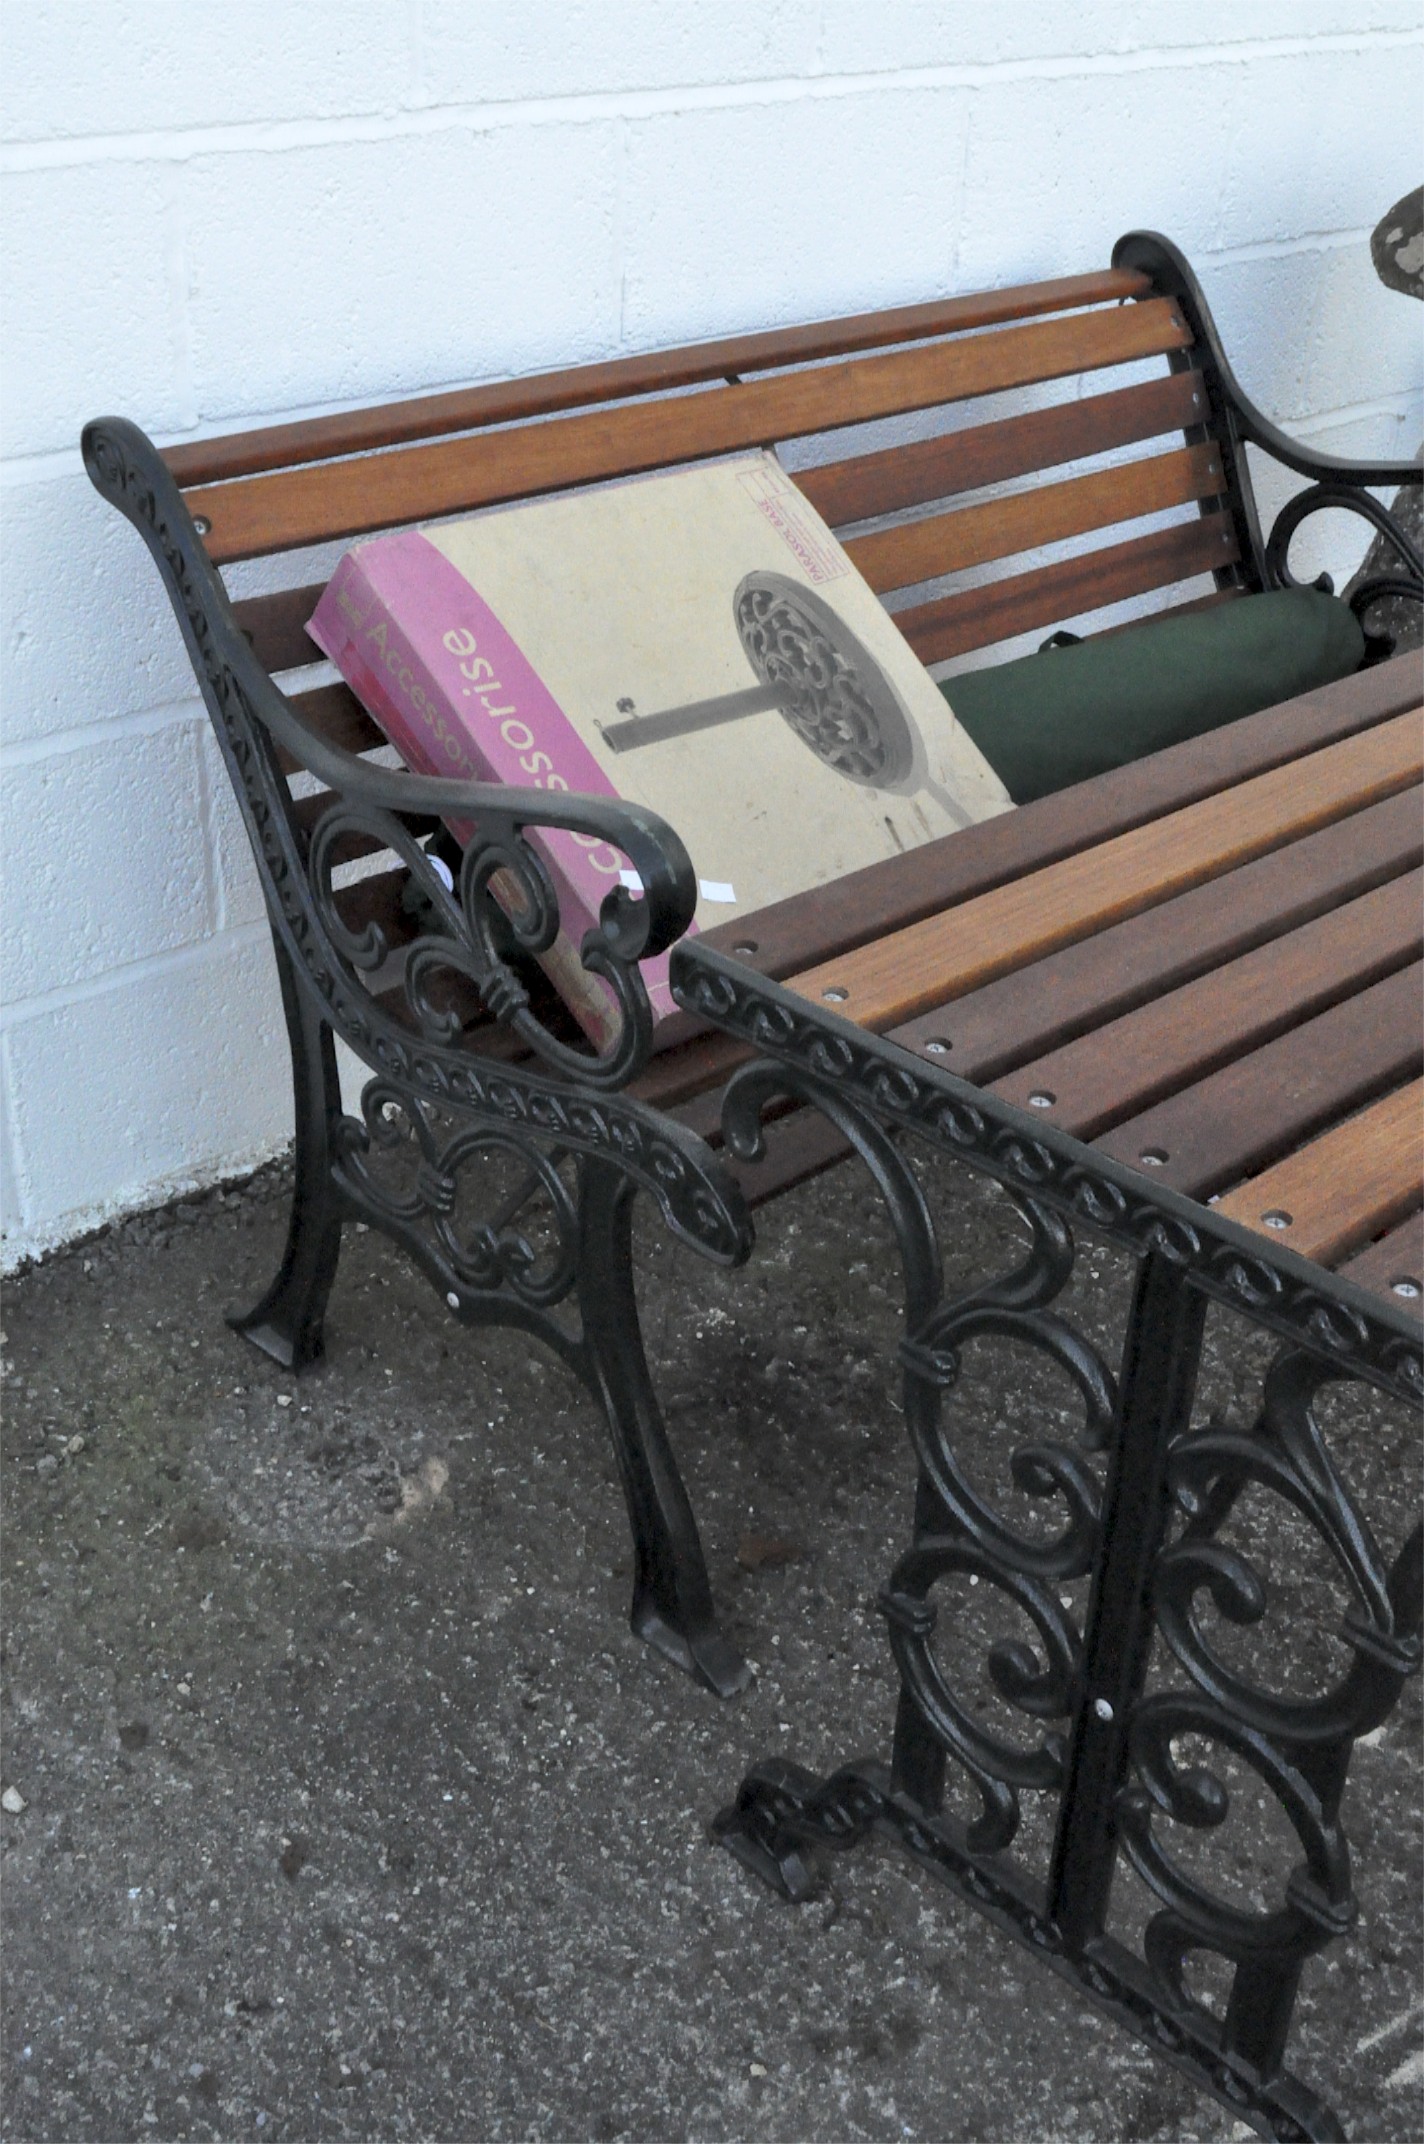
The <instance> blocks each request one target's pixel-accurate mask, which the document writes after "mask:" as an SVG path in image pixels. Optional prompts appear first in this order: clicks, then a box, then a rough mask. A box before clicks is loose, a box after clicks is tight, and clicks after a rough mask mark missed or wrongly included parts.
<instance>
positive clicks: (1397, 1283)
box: [1389, 1277, 1419, 1303]
mask: <svg viewBox="0 0 1424 2144" xmlns="http://www.w3.org/2000/svg"><path fill="white" fill-rule="evenodd" d="M1389 1290H1390V1294H1391V1295H1402V1296H1404V1297H1405V1299H1406V1300H1407V1301H1409V1302H1411V1303H1412V1302H1413V1301H1414V1300H1415V1299H1416V1298H1417V1296H1418V1294H1419V1283H1418V1281H1417V1280H1406V1279H1404V1278H1403V1277H1401V1278H1400V1279H1399V1280H1392V1281H1391V1282H1390V1284H1389Z"/></svg>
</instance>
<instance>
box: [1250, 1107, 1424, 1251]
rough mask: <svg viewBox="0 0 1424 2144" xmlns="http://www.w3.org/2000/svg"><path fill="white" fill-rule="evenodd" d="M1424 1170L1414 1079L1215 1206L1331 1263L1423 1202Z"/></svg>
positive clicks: (1423, 1134)
mask: <svg viewBox="0 0 1424 2144" xmlns="http://www.w3.org/2000/svg"><path fill="white" fill-rule="evenodd" d="M1421 1174H1424V1081H1421V1080H1415V1081H1413V1082H1412V1083H1411V1084H1410V1085H1409V1086H1407V1087H1401V1088H1398V1089H1397V1090H1396V1091H1395V1092H1394V1093H1393V1094H1387V1095H1385V1096H1384V1097H1383V1099H1382V1100H1380V1101H1378V1102H1374V1103H1372V1104H1371V1105H1370V1107H1369V1108H1368V1109H1363V1110H1361V1111H1360V1114H1359V1115H1358V1116H1356V1117H1351V1118H1349V1119H1348V1121H1347V1122H1346V1123H1344V1124H1337V1125H1336V1126H1335V1127H1334V1129H1333V1130H1331V1131H1328V1132H1324V1133H1322V1134H1321V1136H1320V1138H1318V1139H1314V1140H1312V1141H1311V1143H1310V1145H1309V1146H1306V1147H1301V1148H1300V1149H1299V1151H1298V1152H1296V1153H1294V1154H1290V1155H1288V1156H1287V1157H1286V1159H1285V1160H1284V1161H1280V1162H1277V1163H1276V1165H1275V1167H1274V1168H1272V1169H1266V1170H1264V1171H1263V1172H1262V1174H1261V1175H1260V1176H1255V1177H1253V1178H1252V1179H1251V1181H1250V1183H1248V1184H1242V1185H1241V1186H1240V1187H1239V1189H1237V1190H1235V1191H1231V1192H1228V1193H1227V1194H1226V1196H1225V1197H1224V1198H1221V1199H1218V1201H1217V1206H1216V1210H1217V1212H1218V1213H1219V1214H1224V1215H1225V1216H1226V1217H1227V1218H1228V1219H1229V1220H1232V1221H1240V1222H1242V1223H1243V1224H1244V1225H1245V1226H1246V1227H1247V1228H1255V1229H1259V1230H1260V1232H1261V1234H1262V1235H1263V1236H1268V1237H1269V1238H1270V1240H1271V1241H1272V1242H1273V1243H1277V1244H1285V1245H1287V1246H1288V1247H1289V1248H1290V1249H1291V1250H1293V1251H1299V1252H1300V1254H1301V1256H1302V1257H1303V1258H1315V1259H1318V1260H1319V1261H1320V1262H1321V1264H1323V1265H1333V1264H1334V1263H1335V1262H1336V1261H1337V1260H1338V1259H1340V1258H1343V1257H1344V1256H1345V1254H1346V1252H1348V1251H1352V1250H1355V1249H1356V1248H1357V1247H1358V1246H1359V1245H1360V1244H1362V1243H1368V1242H1369V1240H1370V1238H1371V1237H1372V1236H1376V1235H1378V1234H1379V1233H1380V1231H1381V1230H1382V1229H1386V1228H1392V1227H1393V1226H1394V1224H1395V1222H1396V1221H1400V1220H1402V1219H1403V1218H1404V1216H1405V1214H1407V1213H1408V1212H1409V1209H1410V1208H1411V1206H1416V1205H1418V1203H1419V1195H1420V1178H1421ZM1268 1215H1271V1216H1275V1217H1277V1220H1278V1225H1272V1224H1271V1223H1270V1222H1269V1221H1268V1220H1267V1216H1268Z"/></svg>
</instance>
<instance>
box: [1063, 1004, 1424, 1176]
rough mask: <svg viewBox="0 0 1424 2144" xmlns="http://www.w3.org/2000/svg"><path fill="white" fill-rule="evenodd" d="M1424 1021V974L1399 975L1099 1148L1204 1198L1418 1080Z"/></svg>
mask: <svg viewBox="0 0 1424 2144" xmlns="http://www.w3.org/2000/svg"><path fill="white" fill-rule="evenodd" d="M1421 1013H1424V971H1421V969H1419V968H1417V967H1414V968H1401V969H1399V970H1397V971H1396V972H1395V974H1393V975H1390V976H1386V978H1385V980H1384V981H1383V982H1382V983H1376V984H1375V985H1374V988H1373V989H1371V990H1365V991H1362V992H1361V993H1360V995H1359V996H1358V997H1353V998H1347V999H1346V1000H1345V1002H1344V1004H1342V1005H1332V1006H1331V1008H1330V1010H1329V1011H1328V1012H1323V1013H1320V1014H1319V1015H1318V1016H1317V1017H1316V1018H1315V1019H1314V1020H1311V1021H1308V1022H1307V1023H1306V1025H1305V1026H1304V1027H1298V1028H1293V1029H1292V1030H1291V1032H1290V1033H1289V1034H1287V1035H1280V1036H1278V1037H1277V1039H1276V1040H1275V1041H1274V1042H1268V1043H1267V1044H1266V1045H1265V1047H1264V1048H1263V1049H1259V1050H1253V1051H1252V1053H1251V1054H1250V1055H1249V1056H1248V1057H1238V1058H1237V1059H1236V1060H1235V1062H1234V1063H1233V1064H1229V1065H1227V1066H1225V1067H1224V1068H1223V1070H1221V1071H1220V1072H1214V1073H1212V1074H1211V1076H1210V1078H1208V1079H1204V1080H1202V1081H1201V1083H1200V1085H1198V1086H1195V1087H1188V1088H1187V1089H1185V1090H1184V1092H1182V1093H1181V1094H1176V1095H1173V1096H1172V1097H1171V1099H1170V1100H1169V1101H1166V1102H1159V1103H1158V1104H1157V1105H1156V1107H1155V1108H1152V1109H1147V1110H1144V1111H1143V1113H1142V1115H1141V1116H1137V1117H1131V1118H1129V1119H1128V1121H1127V1122H1126V1123H1125V1124H1119V1125H1118V1126H1116V1128H1115V1129H1114V1130H1112V1131H1110V1132H1106V1133H1104V1135H1103V1137H1102V1138H1101V1139H1099V1140H1097V1141H1096V1142H1095V1144H1096V1145H1098V1146H1099V1147H1101V1149H1102V1151H1103V1152H1104V1153H1105V1154H1111V1155H1112V1156H1113V1157H1114V1158H1115V1159H1116V1160H1118V1161H1125V1162H1126V1163H1127V1164H1128V1166H1129V1167H1130V1168H1142V1169H1144V1170H1146V1171H1149V1172H1150V1174H1151V1176H1152V1178H1153V1180H1154V1182H1156V1183H1160V1184H1166V1185H1168V1186H1170V1188H1171V1189H1172V1190H1174V1191H1183V1192H1185V1193H1186V1194H1187V1195H1188V1197H1191V1198H1206V1197H1208V1196H1209V1195H1210V1194H1211V1193H1212V1192H1214V1191H1219V1190H1221V1189H1222V1188H1223V1187H1224V1186H1226V1185H1229V1184H1234V1183H1236V1182H1237V1181H1238V1180H1239V1179H1240V1178H1241V1177H1243V1176H1245V1175H1246V1174H1247V1173H1248V1172H1249V1171H1251V1170H1253V1169H1261V1168H1265V1167H1267V1166H1268V1165H1269V1164H1270V1163H1272V1162H1274V1161H1275V1160H1276V1159H1277V1158H1278V1157H1279V1156H1280V1155H1282V1154H1284V1153H1287V1152H1289V1150H1290V1148H1291V1147H1293V1146H1298V1145H1299V1144H1300V1142H1301V1140H1303V1139H1309V1138H1311V1137H1313V1136H1314V1134H1315V1133H1316V1132H1317V1131H1319V1130H1320V1129H1321V1128H1322V1127H1323V1126H1324V1125H1327V1124H1329V1123H1331V1122H1332V1121H1333V1120H1334V1119H1336V1118H1338V1117H1340V1116H1342V1115H1343V1114H1344V1113H1345V1111H1347V1110H1350V1109H1358V1108H1359V1107H1360V1106H1361V1105H1362V1104H1363V1103H1365V1102H1368V1101H1371V1100H1372V1099H1373V1098H1374V1097H1375V1096H1376V1095H1378V1094H1382V1093H1384V1091H1385V1090H1386V1089H1387V1088H1389V1087H1394V1086H1397V1085H1398V1084H1399V1082H1400V1081H1401V1080H1406V1079H1413V1078H1414V1077H1415V1075H1416V1074H1417V1073H1418V1071H1419V1069H1420V1066H1421V1064H1424V1042H1421V1039H1420V1037H1421V1029H1424V1020H1421ZM1146 1156H1151V1160H1150V1161H1149V1160H1146V1159H1144V1157H1146Z"/></svg>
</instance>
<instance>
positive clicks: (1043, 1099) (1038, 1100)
mask: <svg viewBox="0 0 1424 2144" xmlns="http://www.w3.org/2000/svg"><path fill="white" fill-rule="evenodd" d="M1057 1100H1058V1097H1057V1095H1056V1094H1049V1093H1048V1092H1047V1090H1046V1089H1041V1090H1040V1091H1039V1092H1038V1093H1037V1094H1031V1095H1030V1096H1029V1098H1028V1106H1029V1108H1030V1109H1051V1108H1052V1107H1053V1105H1054V1103H1055V1102H1056V1101H1057Z"/></svg>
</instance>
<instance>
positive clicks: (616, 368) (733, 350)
mask: <svg viewBox="0 0 1424 2144" xmlns="http://www.w3.org/2000/svg"><path fill="white" fill-rule="evenodd" d="M1149 288H1150V285H1149V283H1148V280H1147V277H1146V276H1144V275H1141V274H1139V273H1138V272H1137V271H1136V270H1135V269H1122V268H1107V269H1101V270H1098V271H1096V272H1094V273H1092V274H1089V275H1070V276H1058V277H1055V278H1051V279H1049V280H1047V281H1044V282H1041V283H1020V284H1014V285H1011V286H1009V287H1008V288H1006V289H1004V290H985V291H975V292H970V293H967V294H966V295H964V296H961V297H953V298H937V299H934V300H932V301H931V302H930V303H929V304H926V305H902V306H894V307H889V308H887V309H886V310H885V311H883V312H876V313H856V314H852V315H850V316H848V317H844V318H841V319H839V320H820V321H813V322H811V323H809V324H807V325H804V326H797V327H791V328H770V329H766V330H764V331H763V332H761V333H760V334H753V335H734V336H726V337H723V338H722V339H721V340H719V341H715V342H700V343H691V344H688V345H686V346H684V347H683V348H681V349H674V350H653V351H649V352H647V353H645V354H641V355H638V356H635V357H622V358H614V359H611V360H610V361H609V362H607V363H606V364H596V365H575V366H569V367H567V368H564V369H562V370H560V371H557V372H541V373H534V374H532V375H530V376H528V377H527V378H524V379H517V380H501V381H499V382H497V383H496V384H495V385H493V386H489V387H468V388H459V389H456V390H455V391H454V392H453V393H450V394H440V395H422V396H416V397H413V398H412V399H410V400H408V401H404V402H387V403H383V404H381V405H380V406H379V407H378V408H375V409H359V410H347V411H343V412H342V413H340V414H339V415H337V416H332V417H315V418H308V419H306V420H304V421H301V422H298V423H295V424H283V425H266V426H262V427H260V428H257V429H254V430H253V431H250V432H235V433H232V434H229V435H228V436H227V437H226V438H223V439H200V440H195V441H194V442H192V444H190V445H187V446H179V447H169V448H168V449H166V451H165V453H164V457H163V458H164V460H165V461H166V462H167V464H168V467H169V469H170V470H171V471H172V473H173V476H174V478H175V479H176V480H177V482H178V483H179V484H180V485H182V486H184V487H185V488H186V487H189V486H192V485H196V484H213V483H219V482H222V481H224V480H225V479H227V478H230V477H239V476H253V475H257V474H261V473H265V472H267V471H270V470H273V469H285V468H291V467H295V466H296V465H297V464H299V463H303V462H316V461H327V460H329V459H331V458H332V457H333V456H336V455H341V454H368V453H372V452H374V451H376V450H378V449H380V448H382V447H391V446H399V445H402V444H405V443H407V442H409V441H412V440H417V439H435V438H439V437H441V436H442V435H445V434H448V433H452V432H468V431H475V430H478V429H479V428H480V427H481V426H484V425H492V424H512V423H517V422H520V421H522V420H524V419H527V418H530V417H546V416H551V415H553V414H555V413H556V412H558V411H560V410H569V409H579V408H587V407H590V406H592V405H593V404H594V403H598V402H619V401H623V400H626V399H627V398H629V397H631V396H635V395H645V394H667V393H671V392H673V391H674V390H676V389H679V388H685V387H694V386H698V385H701V384H703V383H705V382H707V381H709V380H725V379H727V378H728V377H729V376H731V375H736V376H740V375H741V374H743V373H747V372H765V371H769V370H774V369H776V368H778V367H780V366H785V365H804V364H814V363H817V362H819V361H820V360H822V359H824V358H828V357H845V356H849V355H850V354H851V353H852V352H854V351H856V350H874V349H884V348H888V347H889V346H890V345H892V344H894V343H901V342H920V341H923V340H924V339H925V338H927V337H930V336H935V335H955V334H965V333H968V332H971V331H973V330H975V329H978V328H986V327H1000V326H1003V325H1004V324H1005V323H1006V322H1008V321H1011V320H1032V319H1036V318H1039V317H1041V316H1042V315H1043V314H1045V313H1061V312H1068V311H1073V310H1076V309H1078V308H1079V307H1083V306H1089V305H1110V304H1115V303H1116V304H1121V303H1122V302H1123V300H1125V299H1128V298H1141V297H1145V296H1146V295H1147V293H1148V290H1149Z"/></svg>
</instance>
